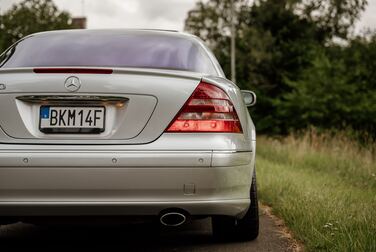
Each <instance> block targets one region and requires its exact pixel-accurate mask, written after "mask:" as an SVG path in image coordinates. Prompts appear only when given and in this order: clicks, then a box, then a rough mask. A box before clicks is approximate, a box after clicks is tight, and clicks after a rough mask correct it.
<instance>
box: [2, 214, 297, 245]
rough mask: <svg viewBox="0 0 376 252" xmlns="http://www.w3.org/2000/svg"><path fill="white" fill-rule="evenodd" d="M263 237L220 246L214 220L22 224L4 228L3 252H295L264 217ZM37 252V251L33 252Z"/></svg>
mask: <svg viewBox="0 0 376 252" xmlns="http://www.w3.org/2000/svg"><path fill="white" fill-rule="evenodd" d="M260 220H261V223H260V231H261V232H260V235H259V237H258V238H257V240H255V241H251V242H243V243H242V242H234V243H220V242H218V241H215V240H213V238H212V236H211V225H210V219H208V218H207V219H202V220H196V221H193V222H191V223H189V224H187V225H185V226H183V227H179V228H160V227H156V226H155V225H151V224H145V223H144V224H131V225H130V224H128V225H126V226H121V227H103V226H90V227H89V226H86V227H77V226H67V227H58V228H57V227H55V228H46V227H43V228H42V227H37V226H33V225H26V224H22V223H18V224H13V225H7V226H1V227H0V251H1V252H6V251H16V250H19V249H21V248H27V249H28V250H27V251H34V249H35V251H56V250H64V251H71V250H76V249H79V248H81V250H83V248H84V249H85V250H101V251H205V252H206V251H216V252H223V251H236V252H243V251H247V252H249V251H257V252H262V251H292V247H291V242H290V241H289V239H288V238H286V237H285V236H283V235H282V234H281V233H282V232H281V230H280V228H279V227H278V226H277V225H276V223H275V222H274V221H273V219H272V218H270V217H269V216H267V215H265V214H262V215H261V219H260ZM31 249H33V250H31Z"/></svg>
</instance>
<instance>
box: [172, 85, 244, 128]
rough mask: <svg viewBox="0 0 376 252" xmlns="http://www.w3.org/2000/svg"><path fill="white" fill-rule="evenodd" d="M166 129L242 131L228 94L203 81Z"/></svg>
mask: <svg viewBox="0 0 376 252" xmlns="http://www.w3.org/2000/svg"><path fill="white" fill-rule="evenodd" d="M166 131H167V132H228V133H241V132H242V128H241V125H240V121H239V118H238V115H237V114H236V111H235V108H234V106H233V104H232V102H231V101H230V98H229V97H228V95H227V94H226V93H225V92H224V91H223V90H222V89H220V88H219V87H217V86H215V85H212V84H209V83H205V82H201V83H200V84H199V85H198V86H197V88H196V90H195V91H194V92H193V94H192V95H191V97H190V98H189V99H188V101H187V102H186V103H185V104H184V106H183V108H182V109H181V110H180V112H179V113H178V115H177V116H176V117H175V119H174V120H173V121H172V122H171V124H170V126H169V127H168V128H167V130H166Z"/></svg>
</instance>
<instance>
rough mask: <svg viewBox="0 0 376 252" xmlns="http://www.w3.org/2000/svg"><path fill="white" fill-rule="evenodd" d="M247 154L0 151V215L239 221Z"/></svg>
mask: <svg viewBox="0 0 376 252" xmlns="http://www.w3.org/2000/svg"><path fill="white" fill-rule="evenodd" d="M253 167H254V153H252V152H226V151H220V152H212V151H200V152H193V151H173V152H169V151H159V152H157V151H146V152H140V151H137V152H135V151H122V152H115V151H106V152H104V151H87V152H77V151H74V152H72V151H59V152H56V151H34V152H32V151H17V152H7V151H0V216H57V215H58V216H75V215H76V216H77V215H81V216H82V215H158V214H159V213H160V212H161V211H163V210H165V209H167V208H181V209H184V210H185V211H187V212H188V213H190V214H191V215H230V216H242V215H243V214H244V213H245V211H246V210H247V208H248V206H249V203H250V199H249V188H250V184H251V174H252V172H253Z"/></svg>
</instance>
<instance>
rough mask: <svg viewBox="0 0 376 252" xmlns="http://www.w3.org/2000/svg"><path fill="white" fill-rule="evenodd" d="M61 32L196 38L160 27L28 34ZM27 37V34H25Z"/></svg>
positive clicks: (66, 31)
mask: <svg viewBox="0 0 376 252" xmlns="http://www.w3.org/2000/svg"><path fill="white" fill-rule="evenodd" d="M61 33H65V34H66V33H77V34H90V35H95V34H98V35H127V34H140V35H142V34H145V35H148V34H149V35H152V34H158V35H164V36H171V37H182V38H190V39H197V37H196V36H194V35H192V34H189V33H185V32H179V31H176V30H162V29H71V30H53V31H44V32H38V33H33V34H30V35H29V36H48V35H53V34H61ZM27 37H28V36H27Z"/></svg>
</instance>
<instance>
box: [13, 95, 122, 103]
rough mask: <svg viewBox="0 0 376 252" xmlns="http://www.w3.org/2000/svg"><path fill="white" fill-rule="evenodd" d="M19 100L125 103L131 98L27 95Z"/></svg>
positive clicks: (33, 101)
mask: <svg viewBox="0 0 376 252" xmlns="http://www.w3.org/2000/svg"><path fill="white" fill-rule="evenodd" d="M17 99H18V100H20V101H24V102H29V103H48V104H59V105H61V104H72V103H76V104H77V103H78V104H81V103H83V104H94V103H95V104H98V103H107V104H119V103H121V104H124V103H125V102H127V101H128V100H129V99H128V98H125V97H118V96H92V95H27V96H18V97H17Z"/></svg>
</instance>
